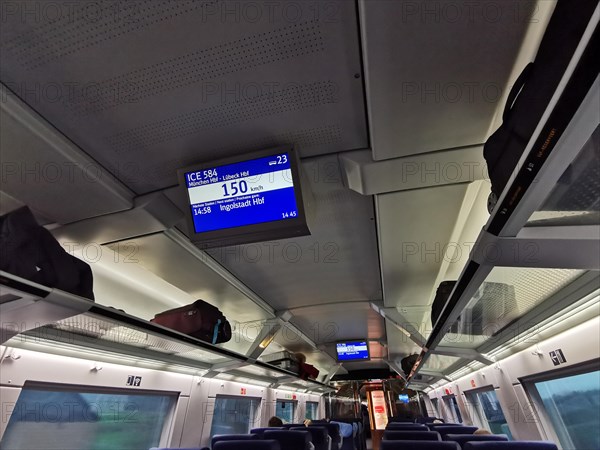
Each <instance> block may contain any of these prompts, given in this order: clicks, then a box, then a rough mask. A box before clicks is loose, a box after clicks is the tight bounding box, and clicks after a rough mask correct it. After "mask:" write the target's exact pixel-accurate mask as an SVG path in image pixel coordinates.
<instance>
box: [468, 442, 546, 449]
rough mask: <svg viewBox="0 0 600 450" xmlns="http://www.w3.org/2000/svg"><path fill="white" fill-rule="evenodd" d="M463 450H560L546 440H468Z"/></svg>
mask: <svg viewBox="0 0 600 450" xmlns="http://www.w3.org/2000/svg"><path fill="white" fill-rule="evenodd" d="M463 450H558V447H557V446H556V444H555V443H553V442H545V441H509V442H467V443H466V444H465V445H464V447H463Z"/></svg>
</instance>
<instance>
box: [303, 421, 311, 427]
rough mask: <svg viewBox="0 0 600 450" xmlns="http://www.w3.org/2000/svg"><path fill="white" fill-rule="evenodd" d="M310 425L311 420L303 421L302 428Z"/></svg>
mask: <svg viewBox="0 0 600 450" xmlns="http://www.w3.org/2000/svg"><path fill="white" fill-rule="evenodd" d="M310 425H312V420H310V419H306V420H305V421H304V426H305V427H308V426H310Z"/></svg>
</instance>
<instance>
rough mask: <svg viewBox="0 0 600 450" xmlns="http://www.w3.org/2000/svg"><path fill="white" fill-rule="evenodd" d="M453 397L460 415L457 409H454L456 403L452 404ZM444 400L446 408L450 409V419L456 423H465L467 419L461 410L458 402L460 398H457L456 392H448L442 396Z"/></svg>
mask: <svg viewBox="0 0 600 450" xmlns="http://www.w3.org/2000/svg"><path fill="white" fill-rule="evenodd" d="M452 399H454V401H455V402H456V409H458V412H459V414H460V417H459V416H458V415H457V414H456V409H454V405H452V404H451V402H452ZM442 401H443V402H444V404H445V406H446V409H447V410H448V411H449V415H450V417H449V418H450V419H452V421H453V422H454V423H459V424H464V423H465V419H464V418H463V412H462V411H461V410H460V405H459V404H458V400H457V399H456V394H448V395H444V396H442Z"/></svg>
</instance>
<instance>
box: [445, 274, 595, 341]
mask: <svg viewBox="0 0 600 450" xmlns="http://www.w3.org/2000/svg"><path fill="white" fill-rule="evenodd" d="M585 273H586V271H584V270H575V269H535V268H522V267H494V268H493V269H492V270H491V272H490V273H489V274H488V276H487V277H486V278H485V281H484V282H483V283H482V284H481V285H480V286H479V288H478V289H477V291H476V293H475V295H473V296H472V297H471V299H470V300H469V302H468V303H467V305H466V307H465V308H464V309H463V310H462V311H461V315H460V317H459V319H458V320H457V321H456V322H454V324H453V325H452V326H451V327H450V332H451V333H453V334H454V335H458V336H466V339H462V341H461V342H463V343H467V344H464V345H462V347H467V348H473V349H477V348H479V347H480V346H481V345H483V344H486V343H491V342H490V341H501V340H506V338H510V337H515V336H516V335H518V334H520V333H523V332H526V331H527V330H528V329H529V328H532V327H533V326H535V324H534V323H525V324H523V323H517V322H518V320H519V319H521V318H522V317H524V316H525V315H526V314H527V313H529V312H530V311H532V310H533V309H534V308H536V307H538V306H540V305H542V304H543V303H545V302H546V301H547V300H548V299H550V298H552V297H553V296H556V295H560V293H561V292H562V291H563V290H564V289H565V288H567V287H568V286H569V285H571V284H572V283H573V282H574V281H575V280H577V279H578V278H580V277H581V276H582V275H584V274H585ZM469 342H470V345H469V344H468V343H469ZM444 344H445V345H447V344H448V342H447V341H446V339H445V340H444Z"/></svg>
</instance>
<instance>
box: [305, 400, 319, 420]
mask: <svg viewBox="0 0 600 450" xmlns="http://www.w3.org/2000/svg"><path fill="white" fill-rule="evenodd" d="M304 418H305V419H310V420H317V419H318V418H319V403H318V402H306V412H305V413H304Z"/></svg>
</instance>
